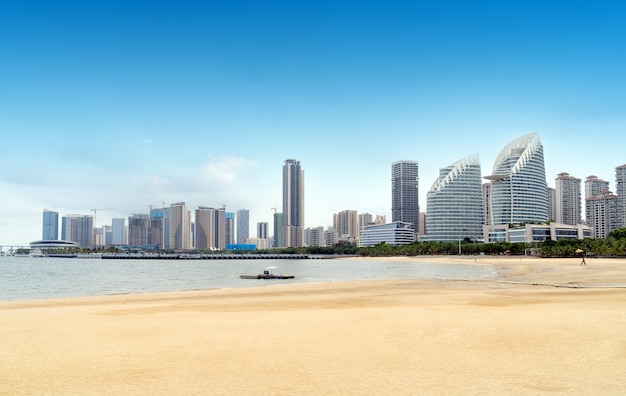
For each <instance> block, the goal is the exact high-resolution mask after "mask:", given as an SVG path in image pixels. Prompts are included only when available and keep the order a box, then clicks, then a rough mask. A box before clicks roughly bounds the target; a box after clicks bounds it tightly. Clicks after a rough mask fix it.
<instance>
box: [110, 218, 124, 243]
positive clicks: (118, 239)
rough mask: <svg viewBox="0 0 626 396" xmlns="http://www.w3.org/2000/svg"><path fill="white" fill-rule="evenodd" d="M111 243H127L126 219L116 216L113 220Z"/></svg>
mask: <svg viewBox="0 0 626 396" xmlns="http://www.w3.org/2000/svg"><path fill="white" fill-rule="evenodd" d="M111 245H113V246H119V245H126V219H124V218H115V219H112V220H111Z"/></svg>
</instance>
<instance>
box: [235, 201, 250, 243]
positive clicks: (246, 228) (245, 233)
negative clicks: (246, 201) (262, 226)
mask: <svg viewBox="0 0 626 396" xmlns="http://www.w3.org/2000/svg"><path fill="white" fill-rule="evenodd" d="M235 220H236V221H237V243H238V244H245V243H246V241H247V240H248V238H250V211H249V210H248V209H240V210H238V211H237V215H236V216H235Z"/></svg>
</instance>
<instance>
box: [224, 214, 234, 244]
mask: <svg viewBox="0 0 626 396" xmlns="http://www.w3.org/2000/svg"><path fill="white" fill-rule="evenodd" d="M226 244H227V245H234V244H235V213H234V212H226Z"/></svg>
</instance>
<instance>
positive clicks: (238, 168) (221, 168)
mask: <svg viewBox="0 0 626 396" xmlns="http://www.w3.org/2000/svg"><path fill="white" fill-rule="evenodd" d="M256 166H257V164H256V162H255V161H252V160H249V159H246V158H242V157H224V158H215V159H210V160H209V161H208V162H207V163H206V164H205V165H204V169H203V176H204V177H205V179H206V181H209V182H217V183H220V184H222V185H224V186H234V185H236V184H237V182H238V181H239V180H240V179H241V176H242V175H243V174H245V173H246V172H248V171H249V170H250V169H252V168H255V167H256Z"/></svg>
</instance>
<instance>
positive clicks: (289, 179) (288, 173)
mask: <svg viewBox="0 0 626 396" xmlns="http://www.w3.org/2000/svg"><path fill="white" fill-rule="evenodd" d="M303 232H304V170H302V168H301V166H300V161H297V160H294V159H288V160H285V164H284V166H283V243H284V246H285V247H300V246H303V244H304V243H303V242H304V241H303V238H304V234H303Z"/></svg>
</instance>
